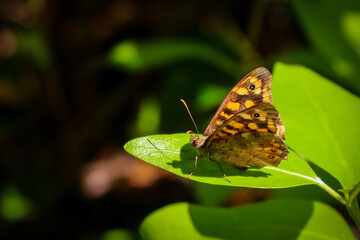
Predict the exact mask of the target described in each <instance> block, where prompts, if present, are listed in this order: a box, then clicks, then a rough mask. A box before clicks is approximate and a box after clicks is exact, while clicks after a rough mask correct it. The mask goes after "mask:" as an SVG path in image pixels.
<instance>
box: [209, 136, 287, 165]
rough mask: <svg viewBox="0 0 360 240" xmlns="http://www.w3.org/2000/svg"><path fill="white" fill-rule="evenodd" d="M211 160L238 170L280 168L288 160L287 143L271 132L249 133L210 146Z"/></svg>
mask: <svg viewBox="0 0 360 240" xmlns="http://www.w3.org/2000/svg"><path fill="white" fill-rule="evenodd" d="M208 147H209V157H210V160H213V161H217V162H225V163H227V164H229V165H232V166H234V167H238V168H244V167H245V168H246V167H264V166H266V165H274V166H276V167H277V166H279V164H280V161H281V160H282V159H287V154H288V150H287V147H286V145H285V142H284V141H283V140H282V139H281V138H280V137H278V136H274V134H272V133H269V132H249V133H243V134H240V135H236V136H233V137H230V138H223V139H218V140H216V141H212V142H211V143H210V144H209V146H208Z"/></svg>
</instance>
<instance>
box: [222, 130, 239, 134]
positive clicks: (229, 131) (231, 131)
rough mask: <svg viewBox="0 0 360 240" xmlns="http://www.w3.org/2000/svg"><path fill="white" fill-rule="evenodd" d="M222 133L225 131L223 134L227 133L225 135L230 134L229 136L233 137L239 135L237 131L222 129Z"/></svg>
mask: <svg viewBox="0 0 360 240" xmlns="http://www.w3.org/2000/svg"><path fill="white" fill-rule="evenodd" d="M222 131H225V132H227V133H230V134H231V135H235V134H237V133H239V131H237V130H231V129H226V130H225V129H223V130H222Z"/></svg>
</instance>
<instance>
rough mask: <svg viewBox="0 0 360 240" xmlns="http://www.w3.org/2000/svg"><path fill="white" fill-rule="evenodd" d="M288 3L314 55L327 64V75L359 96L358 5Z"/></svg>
mask: <svg viewBox="0 0 360 240" xmlns="http://www.w3.org/2000/svg"><path fill="white" fill-rule="evenodd" d="M291 3H292V5H293V7H294V10H295V13H296V14H297V16H298V19H299V21H300V23H301V24H302V27H303V28H304V30H305V34H306V35H307V37H308V39H309V41H310V43H311V45H312V47H313V48H314V50H315V53H316V54H318V55H319V56H321V58H322V59H323V61H324V63H325V64H326V66H327V67H326V72H327V73H331V74H334V76H337V77H338V78H339V79H341V83H342V85H344V86H346V87H347V88H348V89H351V91H352V92H355V93H358V94H359V93H360V82H359V81H358V77H357V76H359V74H360V69H359V67H358V66H359V64H360V52H359V46H360V38H359V31H358V29H359V26H360V23H359V11H360V2H359V1H349V0H346V1H342V2H341V4H339V2H338V1H336V0H319V1H303V0H292V1H291ZM355 29H357V30H355ZM314 61H316V60H310V61H307V63H309V62H310V63H311V62H314ZM315 64H317V63H315ZM324 70H325V69H324Z"/></svg>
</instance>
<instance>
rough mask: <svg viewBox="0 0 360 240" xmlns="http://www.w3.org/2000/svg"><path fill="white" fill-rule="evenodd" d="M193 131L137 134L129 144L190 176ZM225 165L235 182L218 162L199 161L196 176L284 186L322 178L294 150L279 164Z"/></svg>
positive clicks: (205, 179)
mask: <svg viewBox="0 0 360 240" xmlns="http://www.w3.org/2000/svg"><path fill="white" fill-rule="evenodd" d="M189 140H190V135H188V134H172V135H153V136H148V137H141V138H136V139H134V140H132V141H130V142H128V143H127V144H126V145H125V147H124V148H125V150H126V151H128V152H129V153H131V154H132V155H134V156H136V157H138V158H140V159H142V160H144V161H146V162H148V163H150V164H153V165H155V166H157V167H160V168H162V169H165V170H168V171H170V172H172V173H174V174H177V175H179V176H182V177H187V176H188V175H189V174H190V173H191V171H192V170H193V168H194V160H195V156H196V152H195V151H194V149H192V148H191V146H190V144H189ZM223 169H224V171H225V173H226V175H227V176H228V178H229V180H230V181H231V182H232V183H231V185H229V183H228V182H227V181H226V180H225V179H224V178H223V174H222V173H221V171H220V169H219V167H218V166H217V164H216V163H214V162H210V161H201V160H200V161H199V163H198V166H197V169H196V171H195V173H194V175H193V176H192V177H191V179H192V180H195V181H199V182H203V183H209V184H217V185H225V186H234V187H257V188H282V187H294V186H300V185H307V184H318V183H320V182H321V180H320V179H318V178H317V176H316V174H315V173H314V172H313V170H312V169H311V168H310V167H309V165H308V164H307V163H306V162H305V161H303V160H302V159H301V158H299V157H297V156H296V155H294V154H291V155H290V156H289V160H288V161H284V162H282V163H281V166H280V167H279V168H276V167H265V168H263V169H249V170H247V171H243V170H239V169H236V168H233V167H231V166H229V165H225V164H223Z"/></svg>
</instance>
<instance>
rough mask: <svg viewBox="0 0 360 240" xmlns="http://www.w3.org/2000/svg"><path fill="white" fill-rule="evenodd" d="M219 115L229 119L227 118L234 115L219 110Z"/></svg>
mask: <svg viewBox="0 0 360 240" xmlns="http://www.w3.org/2000/svg"><path fill="white" fill-rule="evenodd" d="M220 115H221V116H223V117H225V118H226V119H229V118H231V117H232V116H234V115H229V114H226V113H225V112H221V113H220Z"/></svg>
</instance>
